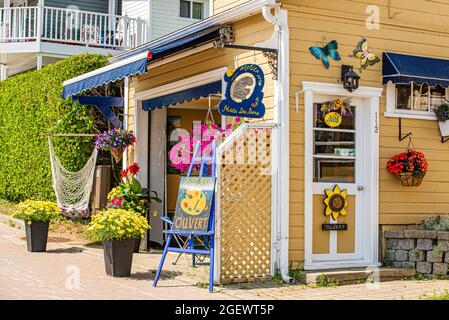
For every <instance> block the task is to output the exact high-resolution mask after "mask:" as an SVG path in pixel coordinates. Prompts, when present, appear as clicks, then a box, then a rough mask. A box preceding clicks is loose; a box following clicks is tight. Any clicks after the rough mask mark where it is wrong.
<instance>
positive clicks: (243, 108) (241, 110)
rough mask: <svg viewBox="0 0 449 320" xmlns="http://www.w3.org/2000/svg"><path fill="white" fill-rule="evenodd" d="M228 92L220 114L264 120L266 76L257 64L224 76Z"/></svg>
mask: <svg viewBox="0 0 449 320" xmlns="http://www.w3.org/2000/svg"><path fill="white" fill-rule="evenodd" d="M224 81H225V83H226V90H225V93H224V97H223V100H221V101H220V104H219V106H218V112H220V114H222V115H224V116H231V117H243V118H262V117H263V116H264V115H265V106H264V104H263V103H262V100H263V87H264V85H265V76H264V73H263V71H262V69H261V68H260V67H259V66H258V65H257V64H245V65H243V66H240V67H238V68H237V69H235V70H234V71H233V70H228V71H227V72H226V74H225V75H224Z"/></svg>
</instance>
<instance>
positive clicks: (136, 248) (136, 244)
mask: <svg viewBox="0 0 449 320" xmlns="http://www.w3.org/2000/svg"><path fill="white" fill-rule="evenodd" d="M141 240H142V238H136V239H134V250H133V252H134V253H139V251H140V241H141Z"/></svg>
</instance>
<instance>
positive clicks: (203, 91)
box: [142, 80, 221, 111]
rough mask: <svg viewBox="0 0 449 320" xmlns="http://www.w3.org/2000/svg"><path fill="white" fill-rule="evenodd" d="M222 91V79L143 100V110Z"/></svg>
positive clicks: (205, 96) (204, 96)
mask: <svg viewBox="0 0 449 320" xmlns="http://www.w3.org/2000/svg"><path fill="white" fill-rule="evenodd" d="M215 93H221V80H218V81H215V82H211V83H207V84H203V85H201V86H197V87H193V88H190V89H186V90H183V91H178V92H175V93H172V94H167V95H165V96H160V97H157V98H153V99H149V100H144V101H142V108H143V110H146V111H148V110H154V109H157V108H159V109H160V108H162V107H168V106H171V105H175V104H177V103H183V102H186V101H192V99H199V98H207V97H208V96H209V95H210V94H215Z"/></svg>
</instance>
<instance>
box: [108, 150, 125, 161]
mask: <svg viewBox="0 0 449 320" xmlns="http://www.w3.org/2000/svg"><path fill="white" fill-rule="evenodd" d="M111 154H112V156H113V157H114V160H115V162H116V163H118V162H119V161H120V160H121V159H122V156H123V151H121V150H119V149H115V148H113V149H111Z"/></svg>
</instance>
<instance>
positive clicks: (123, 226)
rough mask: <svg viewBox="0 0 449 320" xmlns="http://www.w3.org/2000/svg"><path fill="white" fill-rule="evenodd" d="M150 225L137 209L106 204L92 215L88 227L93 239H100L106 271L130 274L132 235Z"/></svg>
mask: <svg viewBox="0 0 449 320" xmlns="http://www.w3.org/2000/svg"><path fill="white" fill-rule="evenodd" d="M149 228H150V226H149V225H148V222H147V220H146V219H145V218H144V217H143V216H142V215H141V214H140V213H138V212H134V211H131V210H125V209H114V208H109V209H106V210H101V211H100V212H99V213H97V214H96V215H94V216H92V220H91V222H90V224H89V226H88V227H87V231H88V233H89V234H90V235H91V237H92V239H93V240H94V241H101V242H103V252H104V263H105V269H106V274H107V275H109V276H113V277H129V275H130V274H131V266H132V260H133V247H134V239H135V238H138V237H142V236H143V235H144V233H145V232H146V231H147V230H148V229H149Z"/></svg>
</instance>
